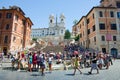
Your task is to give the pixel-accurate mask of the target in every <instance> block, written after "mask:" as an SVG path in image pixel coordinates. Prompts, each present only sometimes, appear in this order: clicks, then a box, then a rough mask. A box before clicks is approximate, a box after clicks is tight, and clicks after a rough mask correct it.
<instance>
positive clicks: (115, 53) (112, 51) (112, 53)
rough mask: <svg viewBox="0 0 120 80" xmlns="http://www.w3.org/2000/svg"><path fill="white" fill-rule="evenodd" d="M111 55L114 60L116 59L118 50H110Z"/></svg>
mask: <svg viewBox="0 0 120 80" xmlns="http://www.w3.org/2000/svg"><path fill="white" fill-rule="evenodd" d="M111 55H112V56H113V57H114V58H117V55H118V50H117V49H116V48H112V49H111Z"/></svg>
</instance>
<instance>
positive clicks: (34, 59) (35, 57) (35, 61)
mask: <svg viewBox="0 0 120 80" xmlns="http://www.w3.org/2000/svg"><path fill="white" fill-rule="evenodd" d="M33 64H37V56H36V53H34V54H33Z"/></svg>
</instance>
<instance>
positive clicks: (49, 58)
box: [48, 54, 53, 73]
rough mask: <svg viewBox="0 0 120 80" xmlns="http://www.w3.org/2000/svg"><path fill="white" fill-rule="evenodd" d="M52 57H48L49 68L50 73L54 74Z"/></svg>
mask: <svg viewBox="0 0 120 80" xmlns="http://www.w3.org/2000/svg"><path fill="white" fill-rule="evenodd" d="M52 59H53V57H52V55H51V54H49V57H48V66H49V72H50V73H51V72H52Z"/></svg>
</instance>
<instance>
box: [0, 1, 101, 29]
mask: <svg viewBox="0 0 120 80" xmlns="http://www.w3.org/2000/svg"><path fill="white" fill-rule="evenodd" d="M14 5H15V6H19V7H20V8H21V9H22V10H23V11H24V13H25V14H26V15H25V16H26V17H29V18H30V19H31V21H32V22H33V24H34V25H33V26H32V28H48V27H49V15H50V14H53V15H54V16H55V17H56V15H57V17H58V19H59V17H60V14H61V13H63V14H64V15H65V27H66V29H68V30H70V31H72V26H73V25H74V23H73V21H74V20H78V21H79V20H80V19H81V17H82V16H85V15H86V14H87V13H88V12H89V11H90V10H91V9H92V7H94V6H99V5H100V0H0V9H2V7H3V6H4V7H5V8H9V6H14ZM58 22H59V20H58Z"/></svg>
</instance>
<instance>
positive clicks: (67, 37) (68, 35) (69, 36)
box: [64, 30, 71, 39]
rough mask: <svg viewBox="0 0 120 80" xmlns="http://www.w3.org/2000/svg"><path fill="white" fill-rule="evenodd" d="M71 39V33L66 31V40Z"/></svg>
mask: <svg viewBox="0 0 120 80" xmlns="http://www.w3.org/2000/svg"><path fill="white" fill-rule="evenodd" d="M70 38H71V33H70V31H69V30H66V31H65V35H64V39H70Z"/></svg>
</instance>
